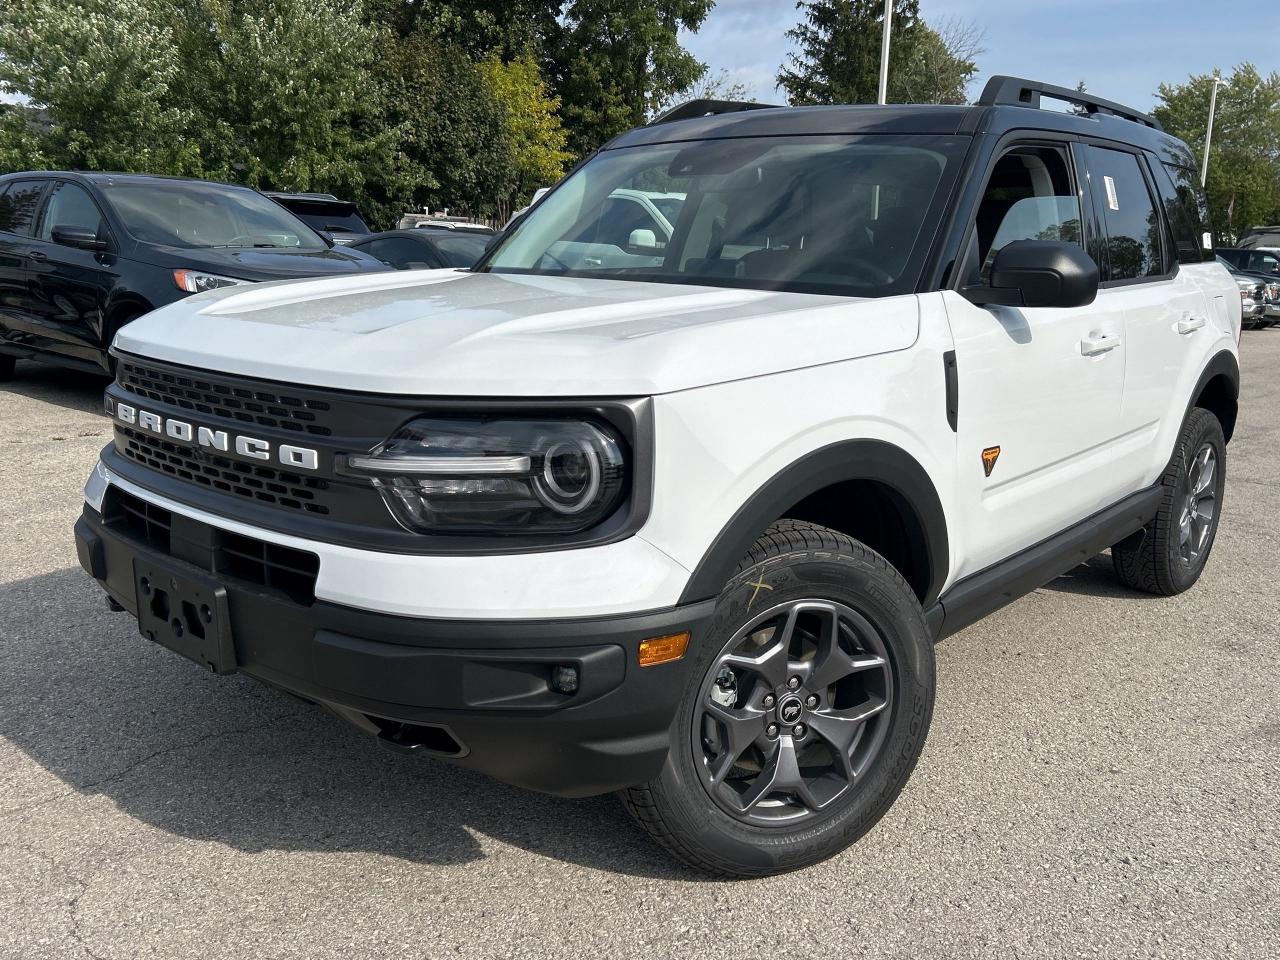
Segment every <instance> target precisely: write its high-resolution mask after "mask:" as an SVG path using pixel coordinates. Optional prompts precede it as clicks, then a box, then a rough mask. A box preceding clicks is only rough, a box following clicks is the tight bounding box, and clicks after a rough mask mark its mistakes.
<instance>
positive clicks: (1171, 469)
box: [1111, 407, 1227, 597]
mask: <svg viewBox="0 0 1280 960" xmlns="http://www.w3.org/2000/svg"><path fill="white" fill-rule="evenodd" d="M1205 450H1209V451H1212V456H1213V458H1214V469H1213V475H1212V477H1211V482H1210V483H1209V484H1208V486H1207V487H1206V492H1207V494H1208V495H1209V496H1208V497H1206V499H1211V500H1212V517H1211V518H1210V519H1209V521H1208V523H1207V524H1206V525H1205V527H1204V531H1205V533H1204V537H1203V540H1200V538H1198V537H1197V538H1196V539H1197V542H1198V543H1199V546H1198V547H1196V548H1195V549H1194V550H1193V551H1192V552H1191V555H1188V549H1187V544H1186V542H1185V538H1184V525H1185V524H1188V523H1190V522H1191V521H1190V520H1188V515H1187V513H1185V512H1184V511H1186V510H1187V509H1188V507H1189V506H1190V499H1191V491H1192V484H1193V481H1195V480H1197V479H1198V475H1197V471H1196V465H1195V462H1196V459H1197V457H1198V456H1202V455H1203V451H1205ZM1226 467H1227V442H1226V438H1225V437H1224V436H1223V433H1222V424H1221V423H1220V422H1219V421H1218V418H1217V417H1215V416H1214V415H1213V414H1212V413H1210V412H1209V411H1208V410H1205V409H1203V408H1201V407H1196V408H1195V409H1193V410H1192V411H1191V413H1190V414H1189V415H1188V417H1187V420H1186V423H1184V424H1183V425H1182V432H1181V433H1180V434H1179V435H1178V443H1177V446H1176V447H1175V449H1174V453H1173V458H1172V459H1171V460H1170V461H1169V466H1168V468H1166V470H1165V472H1164V476H1163V477H1162V478H1161V480H1160V483H1161V486H1162V487H1163V491H1164V493H1163V496H1162V498H1161V501H1160V509H1159V510H1158V511H1157V513H1156V516H1155V519H1154V520H1152V521H1151V522H1150V523H1148V524H1147V525H1146V526H1145V527H1144V528H1143V529H1142V531H1141V533H1140V534H1138V535H1134V536H1133V537H1129V538H1127V539H1125V540H1124V541H1122V542H1121V543H1118V544H1116V545H1115V546H1113V547H1112V548H1111V561H1112V564H1113V565H1114V566H1115V571H1116V575H1117V576H1118V577H1119V578H1120V579H1121V580H1122V581H1123V582H1124V583H1125V584H1127V585H1128V586H1130V587H1133V588H1134V589H1135V590H1142V591H1144V592H1146V593H1154V594H1159V595H1160V596H1166V597H1171V596H1173V595H1174V594H1178V593H1182V592H1183V591H1184V590H1187V589H1189V588H1190V587H1191V586H1192V585H1193V584H1195V582H1196V581H1197V580H1199V579H1200V574H1201V573H1202V572H1203V571H1204V567H1205V564H1206V563H1207V562H1208V560H1209V553H1210V551H1211V550H1212V549H1213V542H1214V539H1215V538H1216V536H1217V532H1218V523H1219V521H1220V519H1221V517H1222V498H1223V493H1224V491H1225V489H1226V475H1227V471H1226ZM1202 503H1203V501H1198V502H1197V506H1196V511H1195V516H1196V520H1197V521H1199V520H1200V519H1201V518H1200V516H1199V512H1200V511H1201V510H1202Z"/></svg>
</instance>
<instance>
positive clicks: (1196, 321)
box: [1173, 317, 1205, 336]
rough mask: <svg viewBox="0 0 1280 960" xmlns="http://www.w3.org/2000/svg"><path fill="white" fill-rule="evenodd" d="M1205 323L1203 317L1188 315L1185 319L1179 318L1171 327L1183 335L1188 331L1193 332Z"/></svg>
mask: <svg viewBox="0 0 1280 960" xmlns="http://www.w3.org/2000/svg"><path fill="white" fill-rule="evenodd" d="M1204 324H1205V319H1204V317H1188V318H1187V319H1185V320H1179V321H1178V322H1177V323H1175V324H1174V325H1173V329H1175V330H1177V331H1178V332H1179V333H1180V334H1182V335H1183V336H1186V335H1187V334H1189V333H1195V332H1196V331H1197V330H1199V329H1200V328H1201V327H1203V326H1204Z"/></svg>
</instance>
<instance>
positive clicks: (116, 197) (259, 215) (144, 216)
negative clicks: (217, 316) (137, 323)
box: [101, 180, 328, 250]
mask: <svg viewBox="0 0 1280 960" xmlns="http://www.w3.org/2000/svg"><path fill="white" fill-rule="evenodd" d="M101 188H102V193H103V195H104V196H105V197H106V198H107V202H108V203H110V204H111V207H112V209H113V210H115V212H116V214H117V215H118V216H119V217H120V219H121V220H123V221H124V225H125V227H126V229H128V231H129V233H131V234H132V235H133V236H135V237H137V238H138V239H139V240H142V241H143V242H145V243H154V244H158V245H161V246H169V247H188V248H195V247H204V248H208V247H289V248H291V249H296V250H325V249H328V248H327V245H326V244H325V242H324V241H323V240H321V239H320V237H318V236H317V235H316V234H315V232H314V231H313V230H310V229H308V228H307V226H306V225H305V224H304V223H302V222H301V221H299V220H298V218H297V217H295V216H294V215H293V214H291V213H290V212H289V211H288V210H286V209H284V207H282V206H280V205H279V204H277V203H276V202H275V201H273V200H269V199H268V198H266V197H264V196H263V195H262V194H260V193H257V192H256V191H254V190H249V189H247V188H244V187H229V186H226V185H224V184H218V183H201V182H199V181H191V180H116V181H112V182H105V183H102V184H101Z"/></svg>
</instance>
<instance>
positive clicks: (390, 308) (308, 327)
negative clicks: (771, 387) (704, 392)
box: [115, 270, 916, 397]
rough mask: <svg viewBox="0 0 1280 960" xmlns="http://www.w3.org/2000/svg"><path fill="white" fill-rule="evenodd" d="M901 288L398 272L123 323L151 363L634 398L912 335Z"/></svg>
mask: <svg viewBox="0 0 1280 960" xmlns="http://www.w3.org/2000/svg"><path fill="white" fill-rule="evenodd" d="M915 334H916V303H915V298H914V297H897V298H894V299H891V300H877V301H870V300H854V299H850V298H848V297H825V296H813V295H809V294H798V293H773V292H768V291H760V290H738V289H730V288H718V287H695V286H686V285H683V284H670V283H635V282H630V281H624V280H593V279H576V278H566V277H538V276H514V275H509V274H507V275H502V274H476V273H465V272H462V271H458V270H420V271H396V272H393V273H368V274H355V275H352V276H349V277H334V278H329V279H321V280H288V281H281V282H276V283H262V284H254V285H252V286H242V287H224V288H222V289H220V290H212V291H209V292H208V293H203V294H198V295H196V296H194V297H188V298H187V299H185V300H179V301H178V302H176V303H172V304H169V305H168V306H166V307H161V308H160V309H159V310H155V311H153V312H151V313H148V314H145V315H144V316H142V317H141V318H139V319H138V320H135V321H134V322H133V323H131V324H128V325H127V326H125V327H123V328H122V329H121V330H120V332H119V333H118V334H117V335H116V339H115V347H116V349H118V350H123V351H126V352H128V353H136V354H140V355H142V356H146V357H152V358H154V359H157V360H167V361H170V362H172V363H180V364H184V365H186V366H193V367H201V368H204V369H210V370H219V371H222V372H224V373H231V374H240V375H242V376H246V377H257V378H260V379H264V380H277V381H280V382H283V383H298V384H307V385H310V386H318V387H324V388H327V389H333V390H359V391H367V392H372V393H388V394H407V395H419V396H459V397H462V396H472V397H500V396H505V397H536V396H570V397H599V396H626V395H630V396H645V395H650V394H657V393H669V392H671V391H673V390H687V389H690V388H693V387H701V386H705V385H707V384H709V383H719V382H724V381H727V380H737V379H743V378H747V377H757V376H761V375H764V374H769V373H776V372H779V371H783V370H794V369H799V368H802V367H809V366H813V365H815V364H821V363H829V362H832V361H834V360H844V359H849V358H852V357H860V356H868V355H872V354H877V353H884V352H886V351H889V350H901V349H903V348H905V347H908V346H910V345H911V344H912V342H913V341H914V340H915Z"/></svg>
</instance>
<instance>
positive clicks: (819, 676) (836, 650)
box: [805, 607, 885, 690]
mask: <svg viewBox="0 0 1280 960" xmlns="http://www.w3.org/2000/svg"><path fill="white" fill-rule="evenodd" d="M852 626H853V627H855V628H856V629H858V630H867V631H869V630H871V629H872V628H871V625H870V624H868V623H866V622H865V621H862V619H861V618H858V620H857V621H854V622H853V623H852ZM884 664H885V660H884V657H881V656H877V655H875V654H863V655H861V656H850V655H849V653H847V652H846V651H845V649H844V647H842V646H841V645H840V614H839V612H838V611H837V610H836V609H835V607H831V608H829V609H828V610H827V616H826V617H824V619H823V623H822V633H821V635H820V636H819V637H818V652H817V654H816V655H815V656H814V658H813V665H812V666H811V667H810V668H809V672H808V676H807V677H806V678H805V686H807V687H808V688H809V689H810V690H822V689H825V688H826V687H829V686H831V685H832V684H833V683H836V682H837V681H839V680H843V679H844V678H845V677H847V676H849V675H850V674H852V673H860V672H862V671H864V670H874V669H876V668H877V667H883V666H884Z"/></svg>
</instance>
